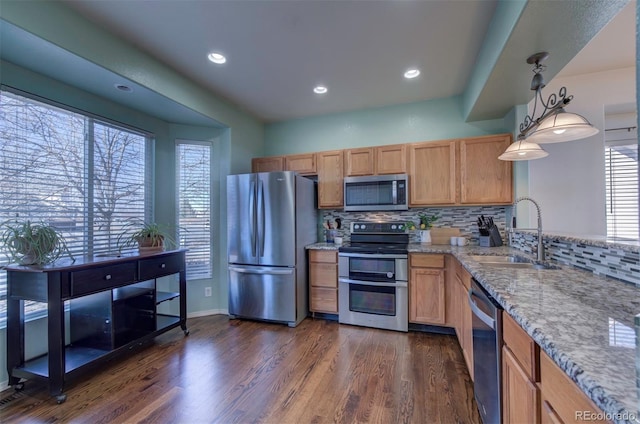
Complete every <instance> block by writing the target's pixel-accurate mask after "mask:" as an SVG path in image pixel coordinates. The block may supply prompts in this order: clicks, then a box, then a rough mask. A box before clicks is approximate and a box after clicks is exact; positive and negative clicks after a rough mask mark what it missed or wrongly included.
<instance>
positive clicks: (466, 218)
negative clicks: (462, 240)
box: [318, 206, 507, 244]
mask: <svg viewBox="0 0 640 424" xmlns="http://www.w3.org/2000/svg"><path fill="white" fill-rule="evenodd" d="M506 209H507V206H475V207H451V208H412V209H409V210H408V211H392V212H344V211H339V210H322V211H321V213H320V214H319V215H320V219H321V221H320V222H319V223H318V241H321V242H322V241H325V238H324V227H323V226H322V223H323V222H327V221H329V222H331V223H332V225H333V228H335V225H334V224H335V219H336V218H340V219H341V221H342V228H341V229H340V230H338V236H342V237H343V238H344V241H349V239H350V233H349V228H350V224H351V223H352V222H355V221H399V222H407V221H413V222H415V223H416V224H419V223H420V219H419V218H418V215H420V214H425V215H428V216H431V215H436V216H438V220H437V221H436V222H434V223H433V227H447V228H459V229H460V232H461V233H462V235H463V236H466V237H469V239H470V240H469V241H470V243H471V244H477V243H478V236H479V235H480V233H479V232H478V225H477V219H478V217H479V216H480V215H484V216H485V217H486V218H488V217H491V218H493V221H494V223H495V224H496V226H497V227H498V228H499V229H500V232H501V233H502V234H503V235H504V230H505V225H506ZM413 236H415V234H412V237H413ZM410 241H411V242H416V241H417V240H410Z"/></svg>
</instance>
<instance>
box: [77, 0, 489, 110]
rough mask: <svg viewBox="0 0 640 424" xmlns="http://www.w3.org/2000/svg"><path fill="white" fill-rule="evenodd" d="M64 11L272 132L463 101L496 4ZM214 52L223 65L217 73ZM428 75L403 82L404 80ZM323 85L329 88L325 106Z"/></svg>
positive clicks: (115, 5)
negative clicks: (360, 112)
mask: <svg viewBox="0 0 640 424" xmlns="http://www.w3.org/2000/svg"><path fill="white" fill-rule="evenodd" d="M67 3H68V4H69V5H70V6H71V7H72V8H74V9H75V10H76V11H78V12H79V13H80V14H82V15H84V16H85V17H86V18H88V19H89V20H91V21H93V22H95V23H96V24H97V25H100V26H103V27H104V28H106V29H107V30H109V31H111V32H114V33H116V34H119V36H121V37H122V38H124V39H125V40H128V41H129V42H131V43H133V44H135V45H137V46H138V47H140V48H141V49H143V50H145V51H146V52H148V53H149V54H151V55H152V56H155V57H156V58H157V59H158V60H160V61H162V62H164V63H165V64H167V65H168V66H170V67H171V68H173V69H175V70H176V71H178V72H179V73H181V74H183V75H186V76H187V77H189V78H190V79H192V80H194V81H195V82H197V83H199V84H201V85H202V86H204V87H206V88H207V89H209V90H211V91H213V92H214V93H217V94H219V95H221V96H222V97H224V98H227V99H228V100H230V101H232V102H233V103H235V104H237V105H239V106H240V107H242V108H243V109H245V110H247V111H249V112H251V113H252V114H254V115H256V116H257V117H259V118H260V119H262V120H264V121H266V122H273V121H281V120H287V119H292V118H300V117H306V116H312V115H319V114H327V113H337V112H344V111H348V110H356V109H362V108H371V107H379V106H386V105H393V104H401V103H409V102H416V101H422V100H426V99H435V98H444V97H450V96H455V95H458V94H461V93H462V92H463V91H464V89H465V87H466V83H467V79H468V78H469V75H470V74H471V71H472V69H473V67H474V65H475V60H476V56H477V53H478V51H479V49H480V46H481V43H482V41H483V39H484V36H485V33H486V30H487V28H488V25H489V22H490V20H491V17H492V15H493V12H494V10H495V6H496V3H497V2H496V0H481V1H480V0H470V1H469V0H459V1H394V0H387V1H313V0H278V1H182V0H164V1H129V0H127V1H85V0H68V1H67ZM212 50H218V51H220V52H222V53H223V54H225V55H226V57H227V59H228V61H227V63H226V64H224V65H222V66H216V65H214V64H212V63H210V62H209V61H208V60H207V59H206V56H207V54H208V53H209V52H210V51H212ZM410 67H418V68H420V69H421V71H422V74H421V75H420V76H419V77H418V78H416V79H414V80H407V79H405V78H404V77H403V73H404V71H405V70H406V69H408V68H410ZM317 84H324V85H326V86H327V87H328V88H329V92H328V94H326V95H324V96H318V95H316V94H314V93H313V91H312V89H313V87H314V86H315V85H317Z"/></svg>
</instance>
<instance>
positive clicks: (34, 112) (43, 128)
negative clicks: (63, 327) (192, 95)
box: [0, 91, 152, 310]
mask: <svg viewBox="0 0 640 424" xmlns="http://www.w3.org/2000/svg"><path fill="white" fill-rule="evenodd" d="M151 142H152V141H151V138H150V137H148V136H146V135H143V134H140V133H137V132H134V131H131V130H129V129H127V128H124V127H118V126H115V125H111V124H109V123H106V122H102V121H100V120H97V119H95V118H93V117H90V116H85V115H83V114H80V113H75V112H72V111H68V110H65V109H62V108H59V107H55V106H52V105H49V104H46V103H42V102H39V101H35V100H32V99H29V98H26V97H23V96H19V95H16V94H14V93H10V92H7V91H2V92H0V192H1V193H2V196H0V222H5V221H7V220H10V219H14V218H17V219H21V220H24V219H30V220H32V221H44V222H47V223H49V224H52V225H54V226H56V227H57V228H58V229H59V230H60V231H62V233H63V235H64V236H65V238H66V239H67V241H68V244H69V248H70V250H71V251H72V252H73V254H74V255H78V256H82V255H92V254H98V253H106V252H113V251H115V250H116V249H117V246H116V241H117V237H118V235H119V234H120V232H121V231H122V228H123V225H125V224H126V223H127V222H128V221H130V220H131V219H141V220H144V219H148V218H149V215H150V211H151V207H150V206H151V205H150V201H149V199H148V196H147V193H149V191H150V187H151V181H149V179H148V178H147V176H146V174H147V172H146V171H147V170H146V163H147V162H148V160H147V155H149V154H150V152H149V146H150V143H151ZM5 253H6V252H5V247H4V246H0V263H6V262H7V257H6V254H5ZM5 291H6V275H5V273H4V272H3V273H1V274H0V296H3V294H4V296H6V293H5ZM0 299H3V298H2V297H0ZM3 305H4V301H3V300H2V304H0V310H1V309H3V308H4V306H3Z"/></svg>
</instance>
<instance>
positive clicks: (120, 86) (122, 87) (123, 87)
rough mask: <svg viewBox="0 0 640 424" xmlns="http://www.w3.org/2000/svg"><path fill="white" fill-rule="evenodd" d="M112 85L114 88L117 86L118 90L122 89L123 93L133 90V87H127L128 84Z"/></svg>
mask: <svg viewBox="0 0 640 424" xmlns="http://www.w3.org/2000/svg"><path fill="white" fill-rule="evenodd" d="M113 86H114V87H115V88H117V89H118V90H120V91H124V92H125V93H131V92H132V91H133V89H132V88H131V87H129V86H128V85H124V84H113Z"/></svg>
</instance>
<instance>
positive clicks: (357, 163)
mask: <svg viewBox="0 0 640 424" xmlns="http://www.w3.org/2000/svg"><path fill="white" fill-rule="evenodd" d="M374 159H375V154H374V149H373V147H365V148H362V149H348V150H345V151H344V161H345V177H355V176H357V175H373V174H374V172H375V169H374V165H375V160H374Z"/></svg>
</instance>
